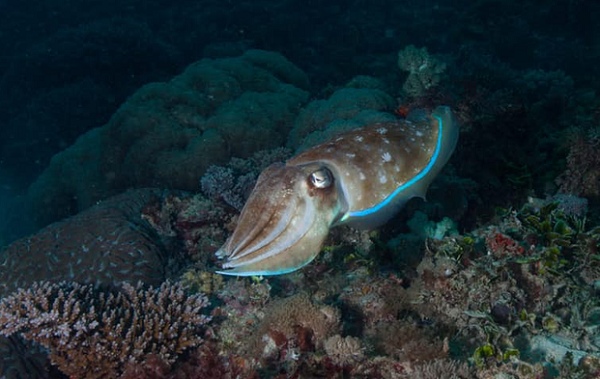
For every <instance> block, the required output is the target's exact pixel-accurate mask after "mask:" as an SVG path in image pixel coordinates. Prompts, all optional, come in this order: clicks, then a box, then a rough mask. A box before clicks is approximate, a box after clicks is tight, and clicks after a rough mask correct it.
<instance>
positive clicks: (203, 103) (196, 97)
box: [28, 50, 308, 225]
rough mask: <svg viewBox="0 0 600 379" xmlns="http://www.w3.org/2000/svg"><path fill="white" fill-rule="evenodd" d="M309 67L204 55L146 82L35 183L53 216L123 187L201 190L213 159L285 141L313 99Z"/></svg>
mask: <svg viewBox="0 0 600 379" xmlns="http://www.w3.org/2000/svg"><path fill="white" fill-rule="evenodd" d="M307 87H308V79H307V78H306V76H305V75H304V74H303V73H302V71H300V69H298V68H297V67H296V66H294V65H293V64H292V63H290V62H289V61H288V60H286V59H285V58H284V57H283V56H281V55H279V54H277V53H270V52H266V51H260V50H249V51H247V52H245V53H244V54H243V55H242V56H240V57H237V58H226V59H214V60H212V59H203V60H201V61H199V62H196V63H194V64H192V65H190V66H189V67H188V68H187V69H186V70H185V71H184V72H183V73H182V74H180V75H178V76H176V77H174V78H173V79H171V80H170V81H169V82H166V83H152V84H148V85H145V86H144V87H142V88H140V89H139V90H138V91H137V92H136V93H134V94H133V95H132V96H131V97H130V98H129V99H128V100H127V101H126V102H125V103H124V104H123V105H122V106H121V107H120V109H119V110H118V111H117V112H116V113H115V114H114V115H113V117H112V118H111V119H110V121H109V122H108V123H107V124H105V125H104V126H102V127H99V128H96V129H93V130H91V131H89V132H87V133H85V134H83V135H82V136H81V137H79V139H78V140H77V141H76V142H75V144H73V145H72V146H70V147H69V148H67V149H66V150H64V151H62V152H61V153H59V154H57V155H55V156H54V157H53V159H52V161H51V163H50V166H49V167H48V168H47V169H46V170H45V171H44V172H43V173H42V174H41V175H40V176H39V177H38V179H37V180H36V181H35V182H34V183H33V184H32V186H31V187H30V188H29V191H28V198H29V201H30V203H31V209H32V212H33V214H34V216H35V218H36V221H37V223H38V224H39V225H46V224H47V223H49V222H52V221H55V220H57V219H60V218H62V217H65V216H67V215H69V214H73V213H76V212H78V211H81V210H83V209H86V208H87V207H89V206H90V205H92V204H94V203H95V202H96V201H98V200H101V199H104V198H106V197H108V196H109V195H111V194H115V193H119V192H121V191H122V190H123V189H125V188H140V187H147V186H154V187H162V188H178V189H183V190H197V189H198V184H199V180H200V178H201V177H202V175H203V174H204V172H205V171H206V169H207V168H208V167H209V166H211V165H213V164H223V163H226V162H227V161H228V160H229V159H230V158H231V157H232V156H237V157H241V158H245V157H249V156H250V155H252V153H254V152H256V151H259V150H262V149H269V148H274V147H276V146H281V145H283V144H284V142H285V137H286V135H287V133H288V125H290V124H291V123H292V121H293V118H294V116H295V114H296V112H297V110H298V109H299V107H300V106H301V105H302V104H303V103H304V102H305V101H306V100H307V98H308V92H306V91H305V90H304V88H307Z"/></svg>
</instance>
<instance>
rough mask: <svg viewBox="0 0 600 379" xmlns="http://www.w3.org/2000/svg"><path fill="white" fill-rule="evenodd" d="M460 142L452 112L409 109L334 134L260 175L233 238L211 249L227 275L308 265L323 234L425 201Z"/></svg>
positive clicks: (369, 223) (378, 220) (372, 222)
mask: <svg viewBox="0 0 600 379" xmlns="http://www.w3.org/2000/svg"><path fill="white" fill-rule="evenodd" d="M457 140H458V125H457V124H456V122H455V121H454V119H453V118H452V114H451V112H450V108H448V107H438V108H436V109H435V110H434V111H433V112H431V113H428V112H426V111H424V110H416V111H413V112H411V114H409V115H408V117H407V118H406V119H403V120H397V121H393V122H386V123H378V124H373V125H368V126H364V127H362V128H359V129H356V130H353V131H350V132H347V133H345V134H342V135H339V136H337V138H335V139H334V140H332V141H328V142H325V143H322V144H320V145H317V146H314V147H312V148H310V149H308V150H305V151H304V152H301V153H299V154H298V155H296V156H294V157H293V158H291V159H290V160H289V161H287V162H286V163H285V164H281V163H279V164H273V165H271V166H269V167H267V168H266V169H265V170H264V171H263V172H262V173H261V174H260V176H259V177H258V180H257V183H256V185H255V187H254V189H253V191H252V193H251V194H250V197H249V198H248V201H247V202H246V204H245V206H244V208H243V209H242V213H241V214H240V217H239V220H238V224H237V227H236V229H235V230H234V232H233V234H232V235H231V236H230V237H229V238H228V240H227V241H226V242H225V244H224V245H223V246H222V247H221V248H220V249H219V251H217V256H219V257H221V258H226V261H225V263H223V270H222V271H217V272H218V273H220V274H225V275H237V276H250V275H279V274H285V273H289V272H292V271H295V270H298V269H299V268H301V267H303V266H305V265H306V264H308V263H309V262H311V261H312V260H313V259H314V258H315V257H316V256H317V254H318V253H319V251H320V250H321V247H322V245H323V241H324V240H325V238H326V237H327V234H328V233H329V229H330V228H331V227H333V226H336V225H341V224H348V225H351V226H354V227H358V228H365V229H370V228H375V227H377V226H379V225H382V224H383V223H385V222H386V221H387V220H389V219H390V218H391V217H393V216H394V215H395V214H396V213H397V212H398V211H399V210H400V209H401V208H402V206H403V205H404V204H405V203H406V202H407V201H408V200H409V199H411V198H413V197H422V198H424V197H425V193H426V191H427V188H428V187H429V184H430V183H431V182H432V181H433V179H434V178H435V176H436V175H437V174H438V173H439V172H440V170H441V169H442V167H443V166H444V165H445V164H446V162H447V161H448V159H450V156H451V155H452V152H453V151H454V147H455V146H456V142H457Z"/></svg>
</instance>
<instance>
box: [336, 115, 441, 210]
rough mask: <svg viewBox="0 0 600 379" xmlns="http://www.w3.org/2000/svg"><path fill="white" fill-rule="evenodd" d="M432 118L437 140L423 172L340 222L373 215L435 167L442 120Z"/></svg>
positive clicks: (439, 146)
mask: <svg viewBox="0 0 600 379" xmlns="http://www.w3.org/2000/svg"><path fill="white" fill-rule="evenodd" d="M434 117H435V118H437V119H438V123H439V131H438V140H437V146H436V147H435V152H434V153H433V156H432V157H431V159H430V160H429V163H428V164H427V166H425V168H424V169H423V170H421V171H420V172H419V173H418V174H417V175H416V176H414V177H413V178H412V179H411V180H409V181H408V182H406V183H404V184H403V185H401V186H400V187H398V188H396V190H395V191H394V192H392V193H391V194H390V195H389V196H388V197H386V198H385V199H384V200H383V201H382V202H380V203H379V204H377V205H374V206H372V207H371V208H367V209H363V210H361V211H354V212H348V213H346V214H345V215H344V217H342V219H341V221H345V220H347V219H348V218H349V217H364V216H367V215H370V214H372V213H375V212H377V211H379V210H381V208H383V207H385V206H386V205H388V204H389V203H390V201H392V200H393V199H394V197H396V195H398V194H399V193H400V192H402V191H404V190H405V189H407V188H410V187H411V186H412V185H413V184H416V183H417V182H418V181H419V180H421V179H423V178H424V177H425V176H426V175H427V173H428V172H429V171H431V169H432V168H433V166H434V165H435V162H436V160H437V159H438V157H439V155H440V150H441V149H442V131H443V125H442V118H441V117H440V116H434Z"/></svg>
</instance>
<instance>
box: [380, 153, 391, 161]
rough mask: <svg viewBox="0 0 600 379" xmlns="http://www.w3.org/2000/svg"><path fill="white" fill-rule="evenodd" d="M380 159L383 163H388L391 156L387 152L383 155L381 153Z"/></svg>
mask: <svg viewBox="0 0 600 379" xmlns="http://www.w3.org/2000/svg"><path fill="white" fill-rule="evenodd" d="M381 158H383V160H384V161H386V162H389V161H391V160H392V156H391V154H390V153H388V152H387V151H386V152H385V153H383V155H382V156H381Z"/></svg>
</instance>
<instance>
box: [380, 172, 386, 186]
mask: <svg viewBox="0 0 600 379" xmlns="http://www.w3.org/2000/svg"><path fill="white" fill-rule="evenodd" d="M386 182H387V176H385V175H383V174H380V175H379V183H381V184H384V183H386Z"/></svg>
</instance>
